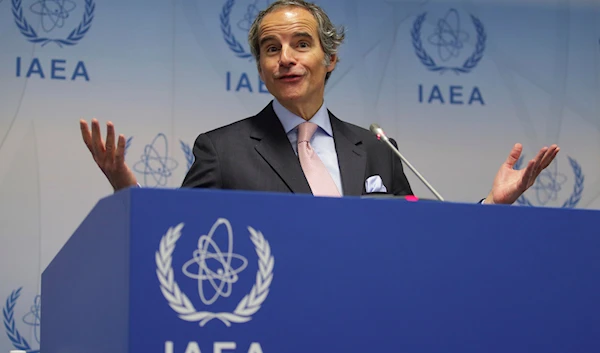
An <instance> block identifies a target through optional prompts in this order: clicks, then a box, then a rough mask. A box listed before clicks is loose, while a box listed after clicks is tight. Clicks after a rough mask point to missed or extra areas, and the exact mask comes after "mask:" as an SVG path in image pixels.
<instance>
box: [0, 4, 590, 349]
mask: <svg viewBox="0 0 600 353" xmlns="http://www.w3.org/2000/svg"><path fill="white" fill-rule="evenodd" d="M268 3H269V1H268V0H239V1H234V0H216V1H201V0H175V1H157V0H144V1H141V0H128V1H117V0H104V1H101V0H54V1H49V0H0V48H2V49H1V50H0V208H1V212H0V230H1V233H0V237H1V238H0V255H1V256H0V279H1V280H0V299H2V302H1V305H2V308H3V313H2V314H3V322H4V327H3V331H4V332H2V333H0V350H4V351H8V350H9V349H11V348H13V347H17V348H24V349H27V350H32V351H34V350H36V349H38V348H39V341H38V337H39V317H38V316H39V305H38V304H37V303H36V300H35V298H36V296H37V295H38V294H39V287H40V284H39V283H40V273H41V271H42V270H43V269H44V268H45V266H47V264H48V263H49V262H50V261H51V259H52V258H53V256H54V255H55V254H56V253H57V252H58V250H59V249H60V247H61V246H62V245H63V244H64V242H65V241H66V240H67V238H68V237H69V235H70V234H72V232H73V231H74V229H75V228H76V227H77V226H78V224H79V223H80V222H81V221H82V220H83V219H84V217H85V216H86V214H87V213H88V212H89V211H90V210H91V208H92V207H93V205H94V204H95V203H96V202H97V200H98V199H99V198H102V197H105V196H107V195H110V193H111V192H112V190H111V188H110V185H109V184H108V182H107V181H106V180H105V179H104V176H103V175H102V173H101V172H100V171H99V170H98V168H97V167H96V165H95V164H94V162H93V160H92V158H91V156H90V155H89V152H88V151H87V149H86V147H85V146H84V144H83V143H82V141H81V137H80V133H79V128H78V120H79V119H80V118H85V119H88V120H90V119H91V118H92V117H97V118H98V119H100V121H101V122H102V123H105V122H106V121H108V120H111V121H113V122H114V123H115V125H116V127H117V132H118V133H123V134H125V135H126V136H127V137H128V149H127V162H128V163H129V165H130V166H132V167H133V168H134V169H135V170H136V173H137V176H138V178H139V180H140V182H141V183H142V184H143V185H145V186H147V187H178V186H179V185H180V183H181V181H182V180H183V177H184V175H185V172H186V171H187V168H188V166H189V163H190V154H189V149H190V148H191V146H192V144H193V141H194V139H195V137H196V136H197V135H198V134H199V133H201V132H204V131H207V130H210V129H213V128H216V127H219V126H221V125H224V124H227V123H230V122H233V121H236V120H239V119H242V118H245V117H247V116H250V115H253V114H255V113H256V112H258V111H259V110H260V109H261V108H262V107H263V106H264V105H266V104H267V103H268V102H269V101H270V100H271V98H272V97H271V96H270V95H269V94H268V93H265V92H264V90H265V88H264V86H261V84H260V82H259V79H258V74H257V71H256V66H255V62H254V61H253V60H252V59H251V58H250V57H249V49H248V44H247V43H246V40H245V38H246V35H247V29H248V26H249V24H250V21H251V20H252V19H253V16H254V15H255V14H256V11H257V9H261V8H264V7H265V6H266V5H267V4H268ZM318 3H319V4H320V5H322V6H323V7H324V8H325V10H326V11H327V12H328V13H329V14H330V16H331V18H332V20H333V21H334V22H335V23H337V24H340V25H342V24H343V25H345V26H346V28H347V39H346V42H345V43H344V45H343V47H342V49H341V52H340V58H341V61H340V64H339V65H338V67H337V69H336V71H335V72H334V73H333V75H332V77H331V79H330V82H329V83H328V85H327V92H326V101H327V105H328V107H329V109H330V110H331V111H332V112H333V113H334V114H336V115H337V116H338V117H340V118H341V119H343V120H346V121H350V122H353V123H356V124H358V125H361V126H363V127H365V128H368V126H369V125H370V124H371V123H372V122H377V123H379V124H380V125H381V126H382V127H384V129H385V130H386V131H387V132H388V134H389V135H391V136H393V137H395V139H396V140H397V141H398V143H399V146H400V148H401V150H402V152H403V153H404V154H405V156H406V157H407V158H409V159H410V160H411V161H412V163H413V164H414V165H415V166H416V167H417V168H418V169H419V170H420V171H421V173H422V174H424V175H425V176H426V177H427V178H428V180H429V181H430V182H431V183H432V184H433V185H435V186H436V188H437V189H438V190H439V191H440V193H441V194H442V195H444V197H445V198H447V199H448V200H450V201H454V202H475V201H477V200H479V199H480V198H482V197H484V196H485V195H486V194H487V192H488V191H489V188H490V187H491V182H492V180H493V177H494V175H495V173H496V171H497V169H498V167H499V166H500V164H501V163H502V162H503V161H504V159H505V158H506V156H507V154H508V152H509V151H510V149H511V147H512V145H513V144H514V143H515V142H521V143H522V144H523V145H524V154H525V158H526V159H529V158H532V157H533V156H534V154H535V153H536V152H537V151H538V150H539V148H541V147H542V146H544V145H550V144H552V143H558V144H559V145H560V147H561V152H560V154H559V156H558V157H557V160H556V162H555V163H553V165H552V166H551V167H549V168H548V170H547V172H545V173H544V174H542V176H541V177H540V178H539V182H538V183H537V184H536V185H535V186H534V187H533V188H532V189H531V190H530V191H528V192H527V193H526V194H525V197H524V198H522V199H520V200H519V202H517V204H521V205H532V206H535V207H567V208H593V209H599V208H600V163H599V161H600V138H599V130H600V84H599V80H600V58H599V54H600V45H599V39H600V3H598V2H597V1H574V0H572V1H568V0H560V1H559V0H547V1H500V0H474V1H454V2H450V1H441V2H431V1H412V2H409V1H400V0H370V1H358V0H346V1H344V0H323V1H318ZM525 163H526V162H525ZM159 167H160V168H162V171H161V170H159ZM407 174H408V177H409V179H410V181H411V184H412V186H413V190H414V191H415V192H416V193H417V195H419V196H423V197H431V194H429V192H428V191H427V190H426V189H425V188H424V187H423V186H421V185H420V184H419V183H418V182H417V181H416V179H415V178H414V176H413V175H412V174H410V172H408V171H407ZM514 226H518V225H514ZM19 288H22V289H21V290H20V291H19Z"/></svg>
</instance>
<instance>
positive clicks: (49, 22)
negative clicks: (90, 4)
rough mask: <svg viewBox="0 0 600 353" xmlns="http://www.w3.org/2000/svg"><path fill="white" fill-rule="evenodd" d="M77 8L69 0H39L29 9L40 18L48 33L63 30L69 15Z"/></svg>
mask: <svg viewBox="0 0 600 353" xmlns="http://www.w3.org/2000/svg"><path fill="white" fill-rule="evenodd" d="M75 8H76V6H75V3H74V2H72V1H69V0H39V1H38V2H36V3H34V4H32V5H31V6H30V7H29V9H30V10H31V12H33V13H34V14H36V15H39V16H40V18H41V23H42V28H43V29H44V31H46V33H48V32H51V31H52V30H53V29H55V28H63V27H64V25H65V20H66V19H67V18H68V17H69V13H70V12H71V11H73V10H75Z"/></svg>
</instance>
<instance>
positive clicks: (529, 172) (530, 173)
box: [519, 159, 536, 191]
mask: <svg viewBox="0 0 600 353" xmlns="http://www.w3.org/2000/svg"><path fill="white" fill-rule="evenodd" d="M535 169H536V162H535V159H532V160H530V161H529V163H527V168H525V170H524V171H523V175H522V179H521V182H520V183H519V189H520V190H523V191H525V190H527V189H529V187H530V186H531V185H533V183H534V182H535V176H534V175H535Z"/></svg>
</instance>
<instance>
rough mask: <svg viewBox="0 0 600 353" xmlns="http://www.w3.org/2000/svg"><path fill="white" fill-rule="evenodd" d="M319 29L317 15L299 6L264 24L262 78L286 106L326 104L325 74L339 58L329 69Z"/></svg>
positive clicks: (275, 14)
mask: <svg viewBox="0 0 600 353" xmlns="http://www.w3.org/2000/svg"><path fill="white" fill-rule="evenodd" d="M317 26H318V25H317V21H316V20H315V18H314V17H313V15H312V14H311V13H310V12H309V11H308V10H305V9H303V8H299V7H285V8H280V9H277V10H275V11H273V12H271V13H269V14H267V15H266V16H265V17H264V18H263V20H262V22H261V24H260V28H259V37H258V40H259V45H260V76H261V78H262V80H263V81H264V82H265V85H266V86H267V89H268V90H269V92H271V94H272V95H273V96H275V98H277V100H279V101H280V102H282V103H285V102H287V103H314V104H320V103H322V100H323V95H324V92H325V74H326V73H327V72H330V71H332V70H333V69H334V68H335V63H336V59H337V58H336V57H335V56H334V57H332V58H331V64H330V65H329V66H325V64H324V62H325V53H324V52H323V48H322V47H321V42H320V41H319V35H318V31H317Z"/></svg>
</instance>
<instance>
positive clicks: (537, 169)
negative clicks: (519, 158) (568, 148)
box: [533, 147, 548, 179]
mask: <svg viewBox="0 0 600 353" xmlns="http://www.w3.org/2000/svg"><path fill="white" fill-rule="evenodd" d="M546 152H548V147H543V148H542V149H540V151H539V152H538V154H537V155H536V156H535V158H534V159H533V160H534V161H535V166H534V169H533V178H534V179H535V178H537V176H538V175H539V174H540V173H541V172H542V160H543V159H544V156H545V155H546Z"/></svg>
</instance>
